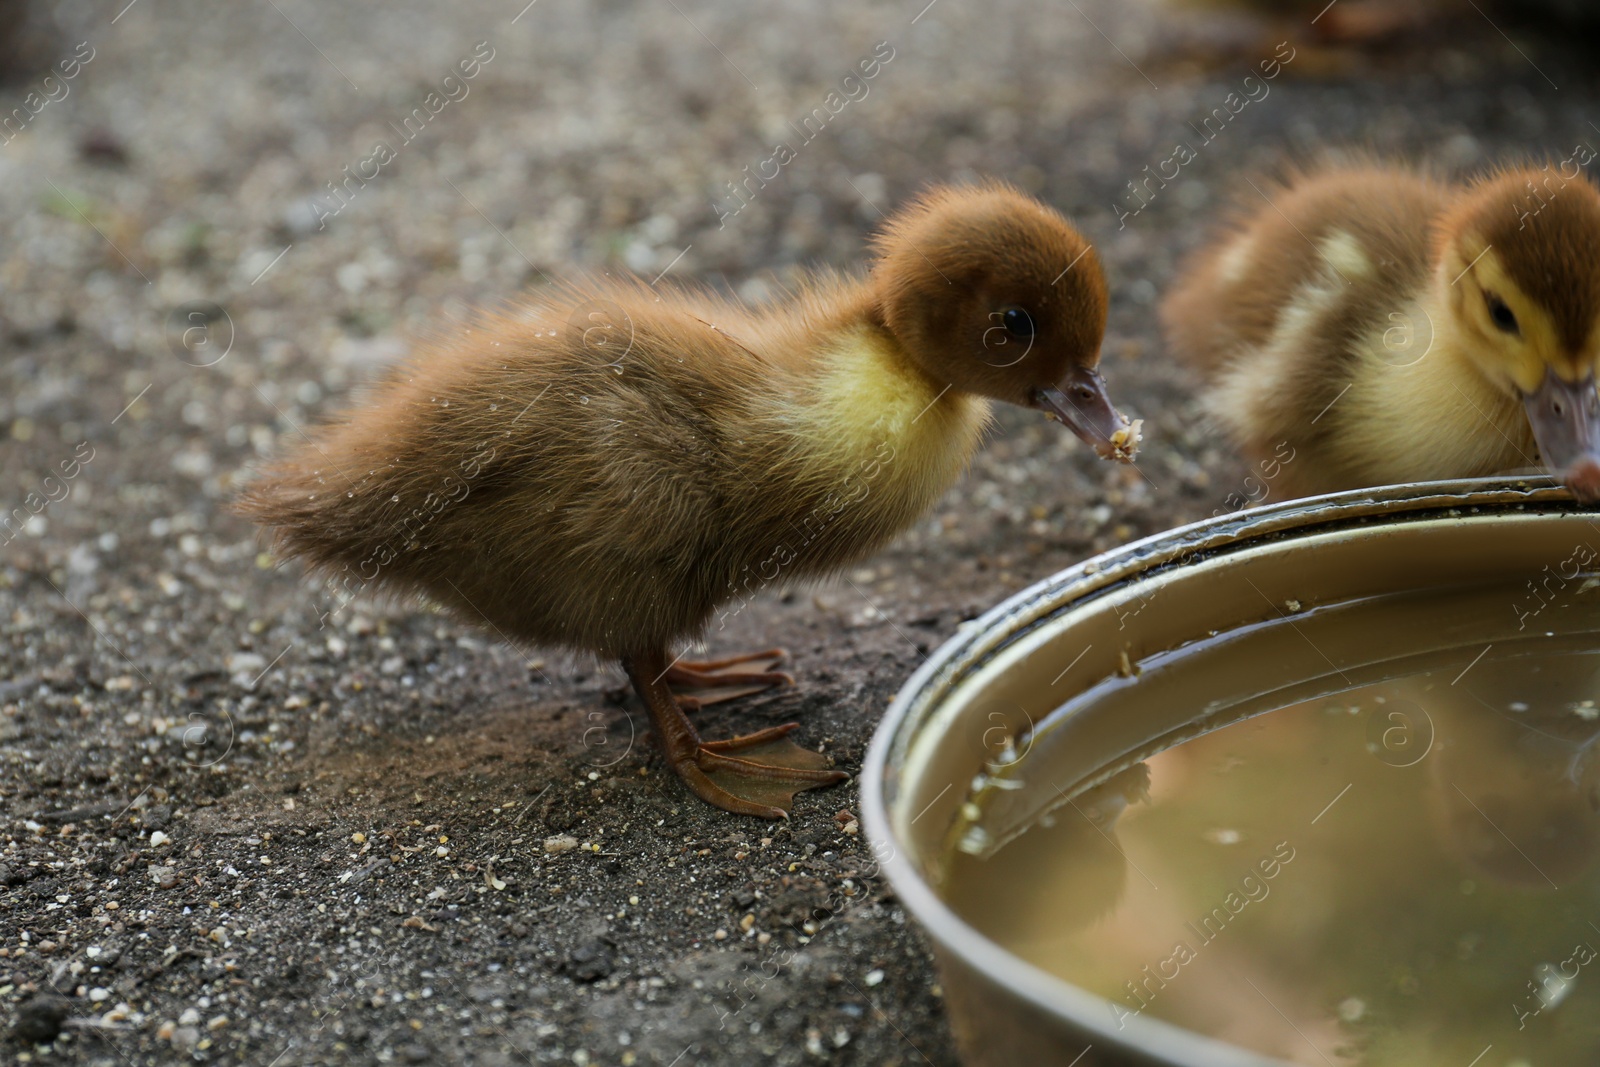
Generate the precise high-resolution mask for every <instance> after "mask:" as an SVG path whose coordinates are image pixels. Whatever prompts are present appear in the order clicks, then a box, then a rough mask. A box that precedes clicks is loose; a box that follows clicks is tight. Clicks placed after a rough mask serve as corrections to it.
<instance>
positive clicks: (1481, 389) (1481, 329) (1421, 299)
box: [1162, 157, 1600, 501]
mask: <svg viewBox="0 0 1600 1067" xmlns="http://www.w3.org/2000/svg"><path fill="white" fill-rule="evenodd" d="M1575 159H1576V157H1574V159H1569V160H1567V161H1565V162H1564V163H1563V164H1562V165H1561V166H1560V167H1559V168H1557V167H1547V168H1545V169H1543V170H1534V169H1531V168H1519V169H1508V170H1502V171H1499V172H1496V173H1494V174H1491V175H1489V176H1487V177H1484V178H1481V179H1479V180H1477V181H1474V182H1472V183H1470V184H1466V185H1455V184H1450V183H1447V182H1445V181H1441V180H1438V179H1436V178H1434V177H1431V176H1428V175H1426V174H1422V173H1418V172H1415V171H1411V170H1406V169H1401V168H1398V167H1381V166H1362V167H1353V168H1348V169H1337V170H1330V171H1326V172H1322V173H1317V174H1308V175H1301V176H1298V177H1296V178H1294V179H1292V180H1291V181H1289V182H1288V183H1287V185H1286V186H1284V187H1280V188H1275V189H1270V190H1266V191H1265V192H1264V193H1263V198H1264V199H1265V201H1266V202H1264V203H1262V204H1261V207H1260V210H1258V211H1255V212H1254V213H1253V214H1250V215H1247V216H1245V217H1243V218H1242V219H1240V220H1239V222H1238V223H1237V224H1236V225H1235V226H1234V228H1233V229H1232V231H1231V232H1230V233H1228V234H1227V236H1226V237H1225V238H1224V239H1223V240H1221V241H1219V242H1217V243H1216V244H1215V245H1214V246H1213V247H1211V248H1208V249H1206V250H1203V251H1202V253H1201V254H1200V255H1199V256H1198V257H1197V258H1196V259H1195V261H1194V262H1193V263H1192V264H1191V265H1190V266H1189V267H1188V269H1187V272H1186V274H1185V276H1184V277H1183V278H1182V280H1181V281H1180V283H1179V284H1178V286H1177V288H1176V289H1175V290H1174V291H1173V293H1172V294H1171V296H1170V297H1169V298H1168V299H1167V301H1166V302H1165V305H1164V307H1163V309H1162V311H1163V319H1164V322H1165V326H1166V330H1167V334H1168V337H1169V338H1170V340H1171V342H1172V344H1173V345H1174V346H1176V348H1177V349H1178V350H1179V354H1180V355H1182V356H1184V357H1186V358H1187V359H1189V360H1190V361H1192V362H1194V363H1196V364H1198V365H1199V366H1200V367H1201V368H1202V369H1203V370H1204V371H1205V373H1206V374H1207V377H1208V379H1209V381H1208V383H1207V385H1208V388H1207V394H1206V405H1207V407H1208V409H1209V411H1210V413H1211V415H1212V416H1213V417H1214V418H1215V419H1216V420H1217V421H1218V422H1220V423H1221V424H1222V426H1223V427H1224V428H1225V429H1226V430H1227V431H1228V433H1229V434H1230V435H1231V436H1232V437H1233V438H1234V440H1235V441H1236V442H1237V443H1238V444H1239V445H1241V446H1242V447H1243V448H1244V449H1245V450H1246V451H1247V452H1248V453H1250V455H1251V457H1252V458H1253V459H1255V460H1257V461H1259V462H1260V463H1261V464H1262V466H1263V469H1270V470H1271V471H1272V472H1273V473H1275V474H1276V473H1279V472H1281V477H1280V478H1279V479H1278V480H1277V482H1276V484H1275V485H1274V488H1282V489H1285V490H1288V492H1289V493H1290V495H1294V494H1309V493H1321V492H1329V491H1333V490H1337V489H1349V488H1356V487H1361V486H1370V485H1378V484H1387V483H1394V482H1406V481H1420V480H1428V479H1438V478H1458V477H1470V476H1474V475H1485V474H1493V473H1497V472H1502V471H1507V470H1512V469H1516V468H1526V467H1533V466H1536V465H1538V462H1539V459H1541V458H1542V462H1543V465H1544V466H1545V467H1546V468H1548V469H1549V470H1550V471H1551V472H1552V473H1554V474H1556V475H1558V476H1559V477H1561V478H1562V479H1563V480H1564V481H1565V482H1566V484H1567V485H1568V487H1569V488H1570V489H1571V490H1572V491H1573V492H1574V493H1575V494H1577V495H1578V496H1579V497H1580V498H1582V499H1584V500H1586V501H1592V500H1595V499H1597V498H1600V395H1597V393H1596V389H1595V368H1596V364H1597V363H1600V255H1597V254H1596V250H1597V249H1600V192H1597V191H1596V190H1595V187H1594V186H1593V185H1591V184H1590V183H1589V182H1588V180H1587V179H1585V178H1584V177H1582V175H1581V173H1580V172H1579V171H1580V168H1579V167H1578V166H1575V165H1574V162H1575ZM1582 162H1587V160H1583V161H1582Z"/></svg>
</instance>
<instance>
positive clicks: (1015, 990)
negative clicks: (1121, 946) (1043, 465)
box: [860, 476, 1587, 1067]
mask: <svg viewBox="0 0 1600 1067" xmlns="http://www.w3.org/2000/svg"><path fill="white" fill-rule="evenodd" d="M1530 509H1537V510H1539V511H1541V512H1543V511H1548V512H1553V513H1556V514H1572V513H1580V514H1581V513H1583V512H1584V511H1585V510H1587V509H1585V508H1583V507H1582V506H1581V505H1580V504H1579V503H1578V502H1577V501H1576V500H1575V499H1574V498H1573V497H1572V496H1571V494H1570V493H1568V492H1567V491H1566V490H1565V489H1564V488H1562V487H1561V486H1560V484H1559V483H1558V482H1556V481H1555V480H1554V479H1552V478H1549V477H1545V476H1526V477H1522V476H1519V477H1487V478H1470V479H1456V480H1450V481H1432V482H1409V483H1405V484H1401V485H1390V486H1378V487H1374V488H1368V489H1354V490H1346V491H1342V492H1338V493H1329V494H1324V495H1321V496H1313V497H1301V498H1296V499H1293V500H1287V501H1282V502H1278V503H1270V504H1262V505H1258V506H1255V507H1250V508H1244V509H1240V510H1237V511H1230V512H1226V513H1223V514H1217V515H1213V516H1211V517H1209V518H1205V519H1200V520H1197V521H1195V522H1190V523H1186V524H1184V525H1181V526H1176V527H1173V528H1171V529H1167V530H1163V531H1160V532H1158V533H1155V534H1151V535H1149V536H1146V537H1143V538H1140V539H1138V540H1135V541H1131V542H1129V543H1128V544H1125V545H1121V546H1119V547H1117V548H1113V549H1109V550H1107V551H1105V552H1101V553H1098V554H1096V555H1094V556H1091V557H1090V558H1088V559H1086V560H1083V561H1082V562H1080V563H1078V564H1075V565H1074V566H1072V567H1068V568H1066V569H1065V570H1061V571H1058V572H1056V573H1055V574H1052V575H1050V576H1049V577H1047V578H1044V579H1043V580H1041V581H1039V582H1036V583H1034V584H1033V585H1030V586H1028V587H1027V588H1025V589H1023V590H1021V591H1020V592H1018V593H1015V594H1013V595H1012V596H1009V597H1007V598H1006V599H1005V600H1003V601H1001V602H1000V603H999V604H997V605H995V606H994V607H993V608H990V609H989V610H988V611H986V612H984V613H983V614H982V615H980V616H979V617H978V618H976V619H974V620H972V621H971V622H969V623H965V624H963V625H962V626H961V627H960V629H958V631H957V632H956V634H955V635H953V636H952V637H950V638H949V639H948V640H946V641H945V642H944V643H943V644H941V645H940V646H939V647H938V648H937V649H935V650H934V651H933V653H932V654H930V655H929V656H928V658H927V659H926V660H924V661H923V663H922V664H921V666H919V667H918V668H917V669H916V670H915V671H914V672H913V673H912V674H911V676H910V677H909V678H908V679H907V680H906V682H905V683H904V684H903V685H902V686H901V687H900V690H899V691H898V692H897V693H896V694H895V697H894V699H893V700H892V701H891V702H890V704H889V708H888V710H887V711H886V712H885V714H884V716H883V719H882V720H881V721H880V722H879V724H878V727H877V729H876V731H875V732H874V734H873V737H872V741H871V743H870V744H869V746H868V748H867V753H866V758H865V759H864V760H863V762H862V767H861V773H860V797H861V811H862V827H863V829H864V830H865V831H866V837H867V841H868V843H869V847H870V848H871V850H872V853H873V856H874V860H875V862H876V864H877V867H878V870H879V871H880V872H882V873H883V874H884V875H885V876H886V877H887V878H888V880H889V884H890V885H891V887H892V888H893V890H894V892H895V894H896V895H897V896H898V897H899V898H900V900H901V901H902V903H903V904H904V905H905V908H906V910H907V912H909V913H910V914H911V916H912V918H913V919H915V920H916V922H917V925H918V926H919V927H920V928H921V929H922V931H923V932H924V933H925V934H926V935H927V936H928V937H929V938H930V939H931V940H933V941H934V942H936V943H937V944H938V945H939V946H940V947H942V948H943V949H944V950H945V951H946V952H948V953H949V954H950V955H952V956H954V957H955V958H956V959H957V960H958V961H959V962H960V963H961V964H962V966H964V967H965V968H967V969H968V970H970V971H972V972H975V973H976V974H977V975H978V976H979V977H980V978H982V979H983V980H984V981H986V982H988V983H990V984H991V985H993V986H996V987H999V988H1000V989H1002V990H1004V991H1005V992H1006V993H1008V994H1009V995H1010V996H1012V997H1013V998H1015V999H1016V1000H1018V1001H1021V1002H1023V1003H1026V1004H1028V1005H1030V1006H1031V1007H1033V1008H1034V1009H1035V1010H1038V1011H1041V1012H1043V1013H1045V1014H1046V1015H1049V1016H1052V1017H1054V1018H1057V1019H1060V1020H1062V1021H1063V1022H1065V1023H1067V1024H1069V1025H1071V1026H1073V1027H1075V1028H1076V1029H1078V1030H1080V1031H1082V1032H1083V1033H1084V1034H1085V1039H1086V1040H1092V1044H1091V1047H1093V1045H1100V1044H1104V1045H1106V1046H1110V1047H1112V1048H1115V1049H1118V1050H1121V1051H1123V1052H1127V1053H1133V1054H1136V1055H1138V1056H1142V1057H1145V1058H1147V1059H1149V1060H1151V1061H1153V1062H1158V1063H1165V1064H1169V1065H1171V1067H1250V1065H1257V1067H1268V1065H1271V1067H1292V1065H1290V1064H1288V1063H1287V1062H1286V1061H1283V1060H1278V1059H1273V1058H1270V1057H1265V1056H1262V1055H1261V1054H1260V1053H1255V1052H1251V1051H1250V1050H1248V1049H1244V1048H1241V1047H1239V1046H1237V1045H1233V1044H1230V1043H1227V1042H1224V1041H1221V1040H1219V1039H1216V1038H1212V1037H1207V1036H1206V1035H1204V1034H1201V1033H1199V1032H1197V1031H1193V1030H1189V1029H1186V1028H1184V1027H1180V1026H1178V1025H1176V1024H1173V1023H1168V1022H1165V1021H1163V1020H1161V1019H1157V1018H1153V1017H1145V1016H1143V1015H1134V1016H1132V1017H1130V1018H1128V1019H1127V1020H1125V1021H1126V1022H1127V1026H1126V1028H1124V1029H1120V1030H1118V1029H1112V1028H1111V1027H1110V1019H1111V1018H1112V1011H1111V1008H1112V1002H1111V1001H1109V1000H1106V999H1104V998H1102V997H1100V996H1098V995H1097V994H1094V993H1091V992H1089V991H1088V990H1086V989H1082V988H1080V987H1078V986H1076V985H1073V984H1072V983H1070V982H1068V981H1066V980H1065V979H1062V978H1058V977H1056V976H1055V975H1053V974H1050V973H1048V972H1047V971H1044V970H1042V969H1041V968H1038V967H1036V966H1034V965H1033V964H1031V963H1028V962H1027V961H1026V960H1023V959H1022V958H1021V957H1018V956H1016V955H1014V954H1012V953H1011V952H1009V951H1007V950H1006V949H1005V948H1003V947H1002V946H1001V945H999V944H998V943H996V942H994V941H991V940H990V939H989V938H987V937H985V936H984V935H983V934H982V933H981V932H979V931H978V930H977V929H976V928H975V927H973V926H971V925H969V924H968V923H967V922H966V921H965V920H964V919H962V918H961V917H960V916H959V915H958V914H957V913H956V912H955V911H954V910H953V909H951V908H950V907H949V906H948V905H947V904H945V902H944V901H943V900H942V899H941V898H940V897H939V896H938V894H937V893H936V892H935V891H934V889H933V887H932V886H931V885H929V884H928V883H927V881H925V880H924V879H923V877H922V875H921V874H920V872H919V871H918V870H917V868H916V866H915V865H914V864H913V863H912V861H911V859H910V855H909V853H908V851H907V845H906V843H905V842H904V841H902V840H900V838H899V837H898V836H897V835H896V834H895V831H894V829H893V825H894V824H893V818H892V815H891V812H890V808H889V804H890V800H889V798H888V796H887V788H888V786H887V783H888V778H889V774H890V770H891V761H892V760H893V758H894V756H895V754H896V752H897V750H901V751H903V749H904V746H905V745H906V744H908V743H909V742H910V740H911V739H912V738H913V737H915V736H916V735H917V733H918V731H919V730H920V729H921V726H922V724H923V723H924V722H926V721H927V720H928V718H929V717H930V715H931V713H932V711H933V710H934V709H936V708H937V707H938V706H939V705H940V704H941V703H942V702H943V700H944V699H946V698H947V697H948V696H949V694H950V693H951V692H952V691H953V690H954V689H955V687H956V685H957V683H959V682H960V681H963V680H964V679H965V678H967V677H969V676H970V675H971V674H973V673H974V672H976V671H977V670H980V669H981V668H982V667H983V666H984V665H985V664H986V663H988V662H989V661H990V660H991V659H992V658H993V657H994V656H995V655H997V654H998V653H999V652H1000V651H1001V650H1003V649H1004V648H1006V647H1008V646H1010V645H1011V644H1012V643H1013V642H1015V641H1017V640H1019V639H1021V638H1023V637H1024V636H1025V635H1026V634H1028V633H1029V632H1031V631H1033V630H1034V629H1036V628H1037V627H1039V626H1041V625H1044V624H1046V623H1048V622H1049V621H1050V620H1051V619H1052V618H1054V617H1055V616H1057V615H1059V614H1061V613H1063V612H1065V611H1067V610H1069V609H1071V608H1073V607H1075V606H1079V605H1083V604H1087V603H1089V602H1090V601H1092V600H1094V599H1095V598H1097V597H1099V596H1102V595H1104V594H1106V593H1108V592H1110V591H1111V590H1113V589H1117V588H1119V587H1121V586H1122V585H1123V584H1124V583H1125V582H1126V581H1127V580H1130V579H1132V578H1135V577H1137V576H1138V575H1140V574H1144V573H1150V572H1152V571H1157V570H1160V569H1163V568H1165V567H1167V566H1171V565H1177V566H1182V565H1184V562H1185V561H1184V557H1185V556H1187V557H1189V558H1190V559H1192V560H1195V561H1198V560H1199V559H1201V558H1206V559H1209V558H1214V557H1215V556H1216V555H1219V554H1225V553H1232V552H1238V551H1241V550H1244V549H1248V548H1250V547H1253V546H1258V545H1260V544H1262V543H1263V542H1264V541H1269V540H1274V539H1280V538H1283V537H1286V536H1306V535H1308V534H1312V533H1316V532H1323V531H1327V530H1330V529H1338V528H1340V527H1344V526H1348V525H1351V524H1355V523H1370V522H1372V521H1374V520H1377V521H1381V522H1383V523H1384V524H1386V525H1392V524H1395V523H1399V522H1413V521H1422V520H1426V519H1429V518H1439V517H1447V516H1451V515H1456V516H1459V515H1460V513H1462V512H1463V511H1467V512H1472V513H1475V514H1476V513H1484V512H1488V513H1499V512H1516V513H1520V512H1525V511H1528V510H1530ZM913 716H915V719H914V720H913Z"/></svg>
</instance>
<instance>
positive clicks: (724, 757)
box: [622, 649, 849, 819]
mask: <svg viewBox="0 0 1600 1067" xmlns="http://www.w3.org/2000/svg"><path fill="white" fill-rule="evenodd" d="M622 667H623V669H624V670H625V671H627V672H628V678H629V680H631V681H632V682H633V688H634V690H635V691H636V692H638V694H639V699H641V700H643V701H644V706H645V708H646V709H648V710H649V712H650V722H651V724H652V725H653V726H654V727H655V730H656V739H657V741H658V743H659V744H660V745H661V750H662V752H664V753H665V754H666V757H667V762H668V763H669V764H671V765H672V769H673V770H674V771H676V772H677V774H678V777H679V778H682V779H683V784H684V785H686V786H688V787H689V791H690V792H691V793H693V794H694V795H695V796H697V797H699V798H700V799H701V800H704V801H705V802H706V803H708V804H712V805H715V806H716V807H719V808H722V809H723V810H724V811H731V812H735V813H737V814H739V815H755V816H758V817H760V818H763V819H783V818H787V817H788V814H789V809H790V808H791V807H793V805H794V795H795V794H796V793H798V792H800V791H801V790H803V789H817V788H820V787H822V786H826V785H833V784H834V783H835V782H842V781H844V780H845V779H846V778H848V777H849V775H847V774H845V773H844V772H843V771H834V770H829V769H827V762H828V761H827V757H826V756H823V755H822V754H821V753H820V752H812V751H810V750H809V749H805V748H801V747H800V746H799V745H797V744H795V743H794V742H792V741H790V740H789V739H788V734H789V731H791V730H793V729H794V728H795V727H796V725H798V724H796V723H785V724H784V725H782V726H774V727H770V728H769V729H766V730H758V731H756V732H755V733H753V734H746V735H745V736H743V737H735V738H730V739H729V740H727V741H705V742H703V741H701V740H700V735H699V733H697V732H696V731H695V728H694V724H693V723H691V722H690V721H689V718H688V716H687V715H685V714H684V713H683V708H682V707H681V706H679V703H678V701H677V700H676V699H674V697H673V695H672V690H671V689H669V688H668V687H667V682H666V678H667V672H668V666H667V654H666V651H665V650H664V649H657V650H656V651H654V652H649V653H646V654H644V655H638V656H624V657H623V658H622ZM735 753H736V755H735Z"/></svg>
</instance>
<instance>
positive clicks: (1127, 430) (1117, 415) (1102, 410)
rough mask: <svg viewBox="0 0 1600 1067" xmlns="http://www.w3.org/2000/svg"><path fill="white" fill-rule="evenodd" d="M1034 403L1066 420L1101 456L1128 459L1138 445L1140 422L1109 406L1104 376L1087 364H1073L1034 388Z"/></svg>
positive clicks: (1050, 414) (1109, 399)
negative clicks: (1056, 380)
mask: <svg viewBox="0 0 1600 1067" xmlns="http://www.w3.org/2000/svg"><path fill="white" fill-rule="evenodd" d="M1033 406H1034V407H1036V408H1038V409H1039V410H1041V411H1043V412H1044V413H1045V414H1046V415H1049V416H1050V417H1051V418H1054V419H1057V420H1059V421H1060V422H1062V423H1063V424H1065V425H1066V427H1067V428H1068V429H1069V430H1071V431H1072V432H1073V433H1075V434H1077V435H1078V436H1079V437H1080V438H1082V439H1083V441H1084V443H1085V444H1087V445H1089V446H1090V447H1091V448H1093V449H1094V450H1095V454H1096V455H1098V456H1099V457H1100V458H1101V459H1116V460H1121V461H1122V462H1124V463H1128V462H1131V461H1132V460H1133V454H1134V452H1135V450H1137V449H1138V447H1139V427H1140V423H1138V422H1135V423H1129V422H1128V419H1127V417H1126V416H1125V415H1123V414H1122V413H1121V412H1120V411H1118V410H1117V409H1116V408H1114V407H1112V406H1111V398H1110V397H1109V396H1107V395H1106V380H1105V379H1104V378H1102V377H1100V374H1099V372H1098V371H1095V370H1092V369H1090V368H1089V367H1076V368H1074V369H1073V371H1072V373H1071V374H1069V375H1067V376H1066V377H1065V378H1063V379H1062V380H1061V381H1060V382H1059V383H1057V384H1056V385H1053V386H1047V387H1045V388H1043V389H1035V390H1034V391H1033Z"/></svg>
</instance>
